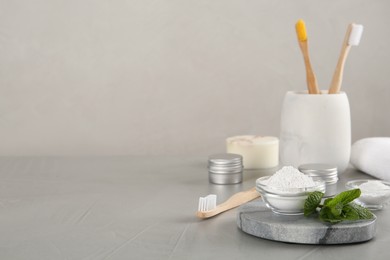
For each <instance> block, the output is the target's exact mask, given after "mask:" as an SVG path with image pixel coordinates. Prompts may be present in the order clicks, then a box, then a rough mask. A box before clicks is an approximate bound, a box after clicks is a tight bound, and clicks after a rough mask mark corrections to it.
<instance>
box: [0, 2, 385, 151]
mask: <svg viewBox="0 0 390 260" xmlns="http://www.w3.org/2000/svg"><path fill="white" fill-rule="evenodd" d="M389 10H390V1H387V0H382V1H379V0H372V1H363V0H346V1H310V0H306V1H304V0H299V1H288V0H285V1H276V0H275V1H271V0H267V1H265V0H248V1H242V0H241V1H239V0H237V1H234V0H215V1H210V0H187V1H185V0H172V1H168V0H165V1H164V0H160V1H158V0H133V1H131V0H129V1H124V0H122V1H109V0H105V1H104V0H35V1H29V0H12V1H5V0H0V155H88V154H92V155H110V154H199V153H204V154H210V153H214V152H219V151H224V150H225V144H224V142H225V138H226V137H228V136H232V135H238V134H262V135H275V136H278V135H279V114H280V107H281V102H282V99H283V95H284V93H285V92H286V91H288V90H304V89H305V88H306V83H305V73H304V66H303V60H302V56H301V53H300V50H299V48H298V44H297V41H296V35H295V29H294V24H295V22H296V21H297V20H298V19H299V18H303V19H304V20H305V21H306V25H307V29H308V33H309V41H310V51H311V58H312V63H313V66H314V69H315V71H316V73H317V77H318V82H319V84H320V86H321V87H322V88H324V89H326V88H328V85H329V83H330V81H331V77H332V74H333V70H334V68H335V66H336V61H337V58H338V54H339V51H340V46H341V43H342V40H343V38H344V33H345V30H346V27H347V25H348V23H350V22H353V21H354V22H357V23H362V24H363V25H364V26H365V31H364V34H363V38H362V41H361V43H360V46H359V47H357V48H353V49H352V50H351V52H350V56H349V59H348V61H347V64H346V69H345V76H344V84H343V90H344V91H346V92H347V93H348V96H349V99H350V105H351V112H352V135H353V141H355V140H357V139H360V138H363V137H368V136H390V121H389V116H388V112H389V111H390V102H389V97H390V90H389V89H390V77H389V72H390V69H389V63H390V47H389V46H390V30H389V27H388V26H389V24H390V16H389V15H388V11H389Z"/></svg>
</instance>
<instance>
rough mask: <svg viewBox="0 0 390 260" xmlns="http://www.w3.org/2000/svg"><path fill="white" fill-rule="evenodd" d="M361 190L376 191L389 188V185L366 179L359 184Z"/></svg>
mask: <svg viewBox="0 0 390 260" xmlns="http://www.w3.org/2000/svg"><path fill="white" fill-rule="evenodd" d="M359 189H360V190H361V191H362V192H376V191H382V190H390V187H389V186H387V185H386V184H383V183H382V182H381V181H367V182H365V183H362V184H360V185H359Z"/></svg>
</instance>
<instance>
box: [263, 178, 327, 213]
mask: <svg viewBox="0 0 390 260" xmlns="http://www.w3.org/2000/svg"><path fill="white" fill-rule="evenodd" d="M269 177H271V176H265V177H261V178H259V179H257V180H256V190H257V191H258V192H259V193H260V194H261V197H262V198H263V201H264V202H265V203H266V205H267V207H269V208H270V209H271V210H272V211H273V212H275V213H278V214H283V215H301V214H303V208H304V205H305V200H306V199H307V196H308V194H309V193H310V192H313V191H321V192H325V183H324V182H323V181H316V182H315V184H316V185H315V186H313V187H307V188H289V189H283V190H280V189H276V188H273V187H269V186H268V185H267V184H266V181H267V180H268V178H269Z"/></svg>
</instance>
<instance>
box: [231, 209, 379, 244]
mask: <svg viewBox="0 0 390 260" xmlns="http://www.w3.org/2000/svg"><path fill="white" fill-rule="evenodd" d="M237 226H238V228H239V229H241V230H242V231H243V232H245V233H248V234H250V235H253V236H256V237H260V238H264V239H268V240H274V241H280V242H288V243H298V244H350V243H360V242H365V241H369V240H371V239H372V238H373V237H374V236H375V233H376V216H375V217H374V218H373V219H370V220H359V221H348V222H347V221H343V222H341V223H337V224H330V223H325V222H322V221H320V220H319V219H318V218H316V217H314V216H313V217H305V216H303V215H295V216H286V215H280V214H276V213H273V212H272V211H271V210H270V209H269V208H268V207H267V206H266V205H265V203H264V202H262V201H254V202H250V203H247V204H245V205H243V206H241V207H240V208H239V209H238V213H237Z"/></svg>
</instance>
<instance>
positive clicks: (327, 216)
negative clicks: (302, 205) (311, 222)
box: [320, 206, 342, 224]
mask: <svg viewBox="0 0 390 260" xmlns="http://www.w3.org/2000/svg"><path fill="white" fill-rule="evenodd" d="M320 219H321V220H322V221H325V222H330V223H332V224H334V223H338V222H340V221H342V218H341V216H335V215H333V213H332V208H329V207H327V206H325V207H323V208H322V209H321V211H320Z"/></svg>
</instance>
